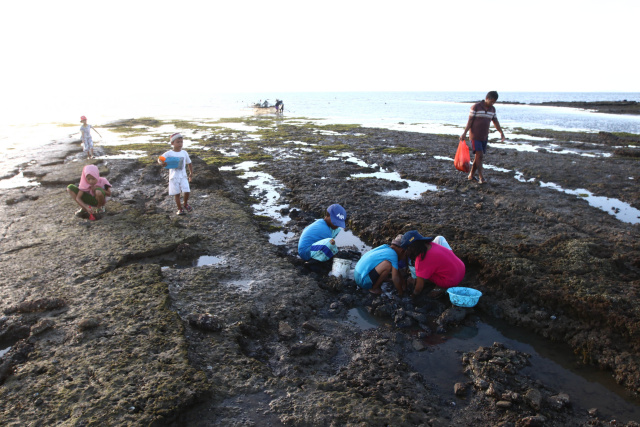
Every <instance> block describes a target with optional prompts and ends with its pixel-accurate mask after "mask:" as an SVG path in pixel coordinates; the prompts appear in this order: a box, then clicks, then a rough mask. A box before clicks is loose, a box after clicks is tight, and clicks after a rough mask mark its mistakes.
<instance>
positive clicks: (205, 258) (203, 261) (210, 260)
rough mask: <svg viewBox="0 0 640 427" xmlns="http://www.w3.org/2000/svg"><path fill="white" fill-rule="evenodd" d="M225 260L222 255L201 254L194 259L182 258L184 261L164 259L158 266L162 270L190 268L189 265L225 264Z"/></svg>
mask: <svg viewBox="0 0 640 427" xmlns="http://www.w3.org/2000/svg"><path fill="white" fill-rule="evenodd" d="M226 263H227V260H226V258H224V257H219V256H213V255H202V256H200V257H198V259H195V260H184V261H182V260H181V261H166V262H162V263H160V268H161V269H162V270H168V269H170V268H177V269H180V268H190V267H205V266H210V265H212V266H214V267H217V266H221V265H226Z"/></svg>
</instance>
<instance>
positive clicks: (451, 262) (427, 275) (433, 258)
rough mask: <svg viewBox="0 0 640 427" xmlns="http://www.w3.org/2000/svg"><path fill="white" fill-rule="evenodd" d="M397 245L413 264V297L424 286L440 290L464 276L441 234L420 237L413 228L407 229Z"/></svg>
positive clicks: (463, 267)
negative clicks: (434, 236)
mask: <svg viewBox="0 0 640 427" xmlns="http://www.w3.org/2000/svg"><path fill="white" fill-rule="evenodd" d="M437 242H439V243H437ZM400 246H401V247H402V248H403V249H405V250H406V254H407V257H408V258H409V259H410V260H411V261H413V264H414V266H415V275H416V279H415V287H414V289H413V296H418V295H420V293H421V292H422V290H423V289H424V288H425V285H427V286H430V288H431V289H433V288H434V287H438V290H439V291H440V292H443V291H444V289H447V288H452V287H454V286H457V285H458V284H459V283H460V282H461V281H462V279H463V278H464V274H465V266H464V263H463V262H462V260H461V259H460V258H458V257H457V256H456V255H455V254H454V253H453V251H452V250H451V247H449V244H448V243H447V241H446V240H445V239H444V237H442V236H438V237H436V238H435V239H434V238H433V237H424V236H422V235H421V234H420V233H418V231H417V230H411V231H407V232H406V233H405V234H404V235H403V236H402V240H401V241H400Z"/></svg>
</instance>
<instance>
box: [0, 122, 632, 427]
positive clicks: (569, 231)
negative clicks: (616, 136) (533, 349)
mask: <svg viewBox="0 0 640 427" xmlns="http://www.w3.org/2000/svg"><path fill="white" fill-rule="evenodd" d="M235 120H236V121H239V122H242V123H243V124H244V125H246V126H248V127H251V128H252V129H253V130H243V131H237V130H236V131H232V130H230V129H227V128H225V127H224V121H221V122H219V123H208V124H207V123H205V124H202V123H198V124H196V123H188V122H181V123H179V124H175V123H174V124H175V125H176V127H177V128H178V129H190V130H191V131H192V132H193V134H192V135H191V136H190V137H189V138H188V139H190V140H192V141H193V142H194V144H193V145H191V146H190V147H188V148H187V150H188V152H189V154H190V155H191V158H192V160H193V161H194V170H195V172H196V175H195V178H194V181H193V183H192V187H193V192H192V201H193V203H192V205H193V207H194V212H192V213H190V214H189V215H187V216H185V217H178V216H176V215H175V212H174V211H175V209H174V206H173V202H172V201H171V200H170V198H169V197H168V195H167V191H166V174H165V172H164V171H163V170H161V169H160V167H159V165H157V164H156V163H155V161H154V160H155V158H156V157H157V156H158V155H159V154H161V153H162V152H164V151H165V150H166V145H159V144H156V145H154V144H147V145H144V147H143V146H142V144H139V145H136V144H131V145H130V146H121V147H99V148H100V152H101V153H100V154H101V155H104V154H115V153H117V152H120V151H122V150H136V149H144V150H145V151H146V152H147V153H148V156H146V157H142V158H140V159H130V160H127V159H109V158H105V157H101V158H98V159H95V160H93V162H95V163H96V164H97V165H98V166H99V167H100V169H101V172H102V173H103V174H105V176H106V177H107V178H108V179H109V181H110V182H111V183H112V184H113V186H114V187H113V192H114V195H113V197H112V198H111V199H110V200H109V201H108V204H107V213H106V214H105V215H104V216H103V217H102V218H100V219H99V220H98V221H88V220H84V219H81V218H77V217H75V216H74V215H73V212H74V211H75V208H76V206H74V204H73V202H72V201H71V200H70V199H69V198H68V196H67V195H66V194H65V187H66V185H67V184H69V183H76V182H77V180H78V178H79V176H80V171H81V169H82V167H83V165H84V164H86V163H87V160H86V159H84V156H83V155H82V153H81V152H80V149H79V145H78V144H75V145H71V146H68V147H66V148H65V150H59V151H58V155H57V157H55V156H52V155H51V153H48V155H47V161H46V162H44V161H36V162H33V163H31V164H29V165H25V166H24V170H23V173H24V175H25V176H29V177H33V178H34V179H37V180H38V181H39V183H40V186H38V187H32V188H20V189H10V190H3V191H2V193H0V215H1V218H2V225H1V231H2V234H1V239H2V249H1V250H0V295H1V296H2V298H1V299H0V311H1V312H2V314H1V315H0V349H3V348H7V347H10V349H9V350H8V351H7V352H6V353H5V354H3V355H2V356H0V424H2V425H16V426H17V425H68V426H89V425H97V424H106V425H156V426H161V425H162V426H164V425H176V426H178V425H180V426H183V425H188V426H209V425H230V426H251V425H255V426H271V425H272V426H279V425H292V426H293V425H295V426H300V425H309V426H317V425H320V426H324V425H326V426H331V425H336V426H338V425H358V426H365V425H366V426H383V425H394V426H404V425H406V426H410V425H431V426H449V425H481V424H485V425H503V426H566V425H585V426H586V425H589V426H604V425H612V424H611V422H614V423H615V425H627V426H637V425H639V424H638V422H639V420H638V419H633V418H629V417H627V418H628V419H624V418H623V419H618V418H617V416H616V414H609V413H603V411H602V410H601V409H600V408H595V407H582V406H580V404H579V403H577V402H576V400H575V399H574V397H572V396H571V395H569V394H567V393H565V391H564V390H561V389H554V388H553V387H550V386H548V385H546V384H544V383H542V382H541V381H540V380H536V379H535V378H534V377H532V375H531V373H529V372H525V368H526V367H527V366H528V363H529V355H528V354H526V353H523V352H521V351H518V350H514V349H511V348H509V347H508V346H506V345H504V344H502V343H494V344H493V345H490V346H484V347H480V348H469V349H468V350H467V351H465V352H463V353H461V354H459V355H458V358H459V364H460V372H461V373H464V375H465V377H466V378H467V379H466V381H459V380H455V379H453V378H452V379H451V382H450V383H449V384H445V387H446V388H447V390H449V391H450V392H451V393H452V394H453V395H454V397H446V396H444V395H443V393H442V390H441V389H440V388H439V387H440V385H434V384H433V383H432V382H431V380H430V378H429V375H428V374H426V373H424V372H418V371H417V370H416V368H415V366H414V365H413V364H412V363H410V361H409V358H410V357H411V356H415V357H421V358H422V357H423V358H425V359H428V358H430V357H433V353H432V352H431V351H430V350H429V349H430V346H431V345H432V344H430V343H431V342H433V340H434V339H436V338H437V337H439V336H441V335H442V334H443V333H444V331H446V330H448V329H451V328H455V327H457V326H459V325H467V326H470V327H473V325H474V324H475V323H476V322H478V319H479V317H478V316H479V315H483V316H491V317H493V318H499V319H502V320H503V321H506V322H508V323H509V324H511V325H515V326H518V327H521V328H522V329H523V330H527V331H531V332H535V333H536V334H539V335H540V336H543V337H545V338H547V339H548V340H550V341H552V342H562V343H568V344H569V345H570V346H571V348H572V349H573V351H574V353H575V359H576V361H578V362H580V363H582V364H585V365H592V366H596V367H598V368H600V369H603V370H606V371H609V372H611V375H613V376H614V378H615V380H616V382H617V383H619V384H621V385H623V386H624V387H625V388H626V389H627V390H629V392H630V393H631V394H632V395H633V394H634V393H635V396H637V394H638V393H640V298H639V297H640V243H639V242H640V239H639V234H640V226H639V225H638V222H637V221H635V223H630V222H625V221H621V220H620V219H618V218H617V217H616V216H614V215H612V214H611V213H610V212H605V211H603V210H602V209H599V208H596V207H593V206H591V205H589V203H587V201H586V200H584V198H583V197H580V196H575V195H570V194H566V193H565V192H562V191H557V190H555V189H552V188H549V187H548V186H545V185H542V184H543V183H549V182H552V183H555V184H557V185H558V186H561V187H562V188H566V189H584V190H585V191H589V192H591V193H593V194H594V195H598V196H606V197H609V198H614V199H618V200H619V201H622V202H624V203H627V204H629V205H630V206H632V207H634V208H635V209H638V208H640V200H639V199H640V192H639V191H638V186H637V184H634V183H636V182H637V181H638V180H640V175H639V174H638V170H639V169H638V162H637V157H636V156H624V155H620V154H619V153H618V154H616V153H615V150H616V149H618V146H617V145H616V144H607V143H603V142H602V141H591V140H588V138H590V136H588V134H584V135H582V137H581V136H580V135H573V136H572V137H571V138H566V139H562V138H555V137H553V136H552V139H551V140H549V141H547V142H542V143H536V144H537V145H540V146H541V148H540V149H538V150H537V151H535V152H529V151H519V150H515V149H497V148H490V151H489V152H488V153H487V156H486V162H487V163H488V164H490V165H492V166H493V167H494V168H497V169H493V170H492V169H487V171H486V176H487V179H488V180H489V184H488V185H478V184H476V183H474V182H469V181H467V179H466V176H465V175H464V174H463V173H462V172H459V171H456V170H455V169H454V168H453V165H452V161H451V160H447V158H453V155H454V152H455V147H456V145H457V141H456V138H455V137H446V136H441V135H429V134H418V133H411V132H399V131H390V130H384V129H372V128H362V127H358V126H348V125H333V126H322V125H318V124H315V123H311V122H309V121H307V120H304V119H290V120H283V119H269V118H260V119H252V118H241V119H235ZM228 121H230V119H229V120H228ZM163 124H165V125H166V123H162V122H160V121H157V120H151V119H148V120H146V121H123V122H121V123H118V124H116V125H113V127H112V131H114V132H115V131H119V132H122V133H125V134H126V133H127V132H133V130H132V129H133V127H134V126H138V127H136V128H135V132H136V133H140V132H141V130H140V126H141V125H142V126H146V129H145V130H146V131H147V132H148V133H149V140H151V141H152V140H154V138H155V136H153V135H154V134H153V132H154V129H156V128H158V127H159V126H161V125H163ZM581 138H582V140H581ZM524 141H525V140H524V139H523V143H524ZM558 147H561V148H563V149H568V150H571V151H572V153H573V154H562V155H560V154H556V152H555V150H557V149H558ZM230 149H233V150H234V153H233V154H230V153H229V152H228V151H229V150H230ZM630 149H632V150H633V148H630ZM603 153H604V154H606V156H603V155H601V154H603ZM583 154H588V155H583ZM434 156H436V157H434ZM352 158H357V159H359V161H355V160H352ZM36 160H37V159H36ZM251 160H252V161H257V162H260V164H259V165H258V166H256V168H255V170H259V171H261V172H264V173H268V174H269V175H270V176H272V177H274V178H275V179H277V180H278V181H279V182H281V183H282V184H283V186H284V189H283V190H281V192H280V194H279V197H280V200H281V203H282V204H283V205H287V206H289V207H287V208H283V209H281V211H280V212H279V213H280V214H282V215H284V216H285V217H286V218H288V222H287V223H286V224H284V225H281V224H277V223H274V222H273V221H272V220H271V219H270V218H268V217H264V216H259V215H256V214H255V213H254V210H253V208H252V205H255V204H256V203H258V204H259V203H262V202H264V199H265V197H273V196H272V195H270V194H268V193H267V192H263V193H262V194H258V195H256V194H251V193H250V191H249V190H248V189H247V188H245V185H246V180H244V179H242V178H241V177H239V176H238V175H239V174H240V172H239V170H234V169H231V170H221V169H219V166H222V165H233V164H235V163H240V162H243V161H251ZM374 165H376V166H374ZM379 167H383V168H384V169H385V170H388V171H395V172H398V173H399V175H400V176H401V177H402V178H403V179H404V180H412V181H420V182H425V183H429V184H432V185H434V186H435V187H437V190H435V191H427V192H424V193H423V194H422V196H421V197H420V198H418V199H417V200H412V199H400V198H392V197H389V196H386V195H384V193H385V192H387V191H390V190H403V189H406V187H407V184H406V183H404V182H395V181H389V180H386V179H377V178H373V177H372V178H369V177H354V176H353V175H356V174H359V173H372V172H376V171H377V170H378V168H379ZM505 171H506V172H505ZM516 176H517V178H518V179H516ZM334 202H338V203H341V204H342V205H343V206H344V207H345V208H346V209H347V213H348V221H347V224H348V228H349V230H351V231H352V232H353V233H354V234H356V235H357V236H359V237H360V238H361V239H362V240H364V241H365V242H367V243H368V244H369V245H371V246H377V245H379V244H382V243H386V242H388V241H390V240H391V239H392V238H393V237H394V236H395V235H397V234H398V233H402V232H405V231H408V230H410V229H418V230H420V231H421V232H423V233H424V234H427V235H437V234H440V235H444V236H445V237H446V238H447V239H448V240H449V242H450V243H451V246H452V248H453V249H454V251H455V252H456V254H458V256H459V257H460V258H461V259H462V260H463V261H464V262H465V265H466V267H467V275H466V277H465V279H464V281H463V283H462V286H469V287H473V288H476V289H479V290H481V291H482V292H483V297H482V298H481V299H480V303H479V305H478V306H476V307H475V308H473V309H462V308H456V307H454V306H452V305H451V304H450V302H449V301H448V300H447V299H446V298H443V299H438V300H432V299H430V298H428V297H426V296H422V297H421V298H420V299H418V300H417V301H410V300H407V299H402V298H399V297H398V296H397V295H394V294H393V292H391V291H390V292H389V293H387V294H386V295H383V296H381V297H374V296H372V295H370V294H369V293H368V292H363V291H360V290H358V289H357V287H356V286H355V285H354V282H353V281H352V280H347V279H341V278H336V277H333V276H330V275H328V274H327V273H328V270H327V269H324V270H323V269H320V270H310V269H309V268H307V267H306V266H305V265H304V263H302V262H301V260H300V259H299V258H297V257H296V252H295V247H296V243H297V239H296V238H295V236H297V235H298V234H299V233H300V232H301V231H302V229H304V227H305V226H306V225H307V224H309V223H310V222H311V221H313V219H314V218H318V217H320V216H321V214H322V212H323V209H324V208H326V206H327V205H329V204H331V203H334ZM276 230H280V231H284V232H286V235H288V236H291V237H292V238H291V239H290V240H289V241H288V242H287V243H285V244H283V245H279V246H276V245H272V244H270V243H269V233H270V232H273V231H276ZM341 249H343V252H342V253H341V255H342V256H344V257H350V258H352V259H353V260H356V259H357V258H358V257H359V253H358V251H357V250H356V249H355V248H341ZM202 256H207V257H208V259H209V261H208V264H207V265H201V266H198V265H197V263H196V261H197V260H198V259H200V257H202ZM353 308H358V309H361V310H364V311H366V312H368V313H370V314H372V315H374V316H376V318H378V319H381V320H382V321H383V323H382V325H381V326H380V327H378V328H372V329H362V328H360V327H358V326H357V325H355V324H354V323H353V322H349V321H348V313H349V311H350V310H351V309H353ZM636 401H637V400H636ZM612 420H616V421H612Z"/></svg>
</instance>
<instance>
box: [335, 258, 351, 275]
mask: <svg viewBox="0 0 640 427" xmlns="http://www.w3.org/2000/svg"><path fill="white" fill-rule="evenodd" d="M350 268H351V260H350V259H342V258H334V259H333V268H332V269H331V274H332V275H333V276H336V277H344V278H345V279H346V278H348V276H349V269H350Z"/></svg>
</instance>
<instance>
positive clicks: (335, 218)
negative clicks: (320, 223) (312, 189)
mask: <svg viewBox="0 0 640 427" xmlns="http://www.w3.org/2000/svg"><path fill="white" fill-rule="evenodd" d="M327 212H329V215H330V216H331V224H333V225H335V226H336V227H342V228H344V222H345V221H346V219H347V211H345V210H344V208H343V207H342V206H340V205H338V204H333V205H331V206H329V207H328V208H327Z"/></svg>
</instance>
